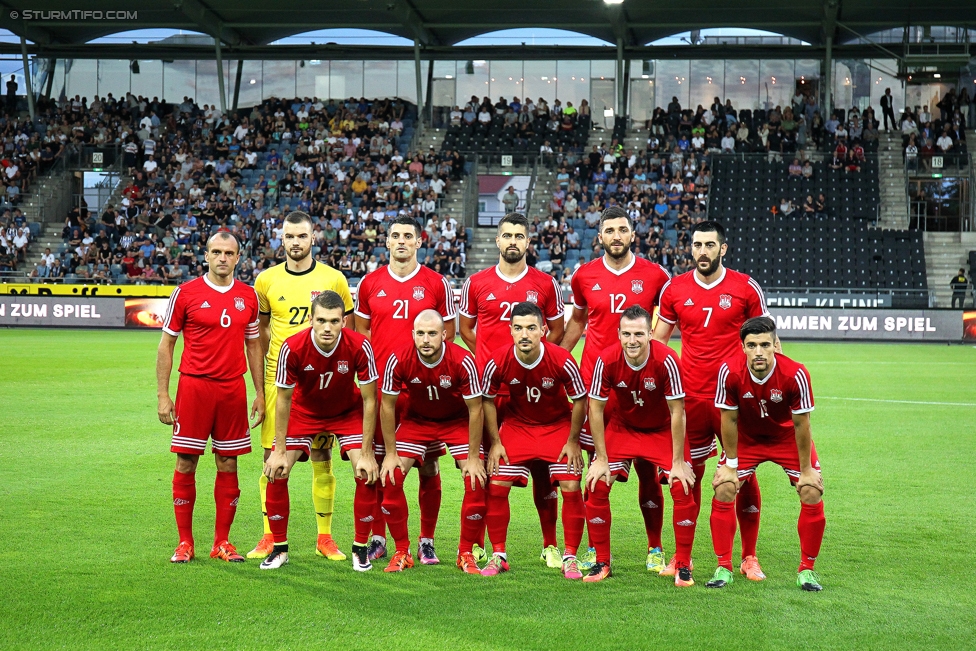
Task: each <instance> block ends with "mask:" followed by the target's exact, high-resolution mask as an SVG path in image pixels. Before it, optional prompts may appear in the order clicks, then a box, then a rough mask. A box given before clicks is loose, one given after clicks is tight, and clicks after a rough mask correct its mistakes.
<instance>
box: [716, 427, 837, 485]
mask: <svg viewBox="0 0 976 651" xmlns="http://www.w3.org/2000/svg"><path fill="white" fill-rule="evenodd" d="M738 454H739V468H738V470H737V471H736V472H737V473H738V475H739V479H740V480H744V479H746V478H748V477H749V476H751V475H753V474H755V472H756V468H757V467H758V466H759V464H761V463H764V462H766V461H770V462H772V463H775V464H776V465H778V466H779V467H780V468H782V469H783V471H784V472H785V473H786V476H787V477H789V478H790V483H791V484H795V483H796V482H797V480H798V479H799V478H800V455H799V454H798V453H797V450H796V441H793V440H786V441H782V442H772V443H759V444H756V443H753V444H750V443H749V442H743V441H742V438H741V437H740V438H739V446H738ZM810 461H811V463H812V464H813V469H814V470H816V471H817V472H820V459H819V458H818V457H817V446H815V445H814V444H813V441H810ZM722 462H723V463H724V462H725V457H724V455H723V457H722Z"/></svg>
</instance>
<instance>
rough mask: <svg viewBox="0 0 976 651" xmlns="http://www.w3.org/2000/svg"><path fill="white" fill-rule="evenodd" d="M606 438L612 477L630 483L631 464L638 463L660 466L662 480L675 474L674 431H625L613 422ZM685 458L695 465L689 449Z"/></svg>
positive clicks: (685, 451)
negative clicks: (632, 462)
mask: <svg viewBox="0 0 976 651" xmlns="http://www.w3.org/2000/svg"><path fill="white" fill-rule="evenodd" d="M605 436H606V440H607V459H608V461H609V462H610V472H611V474H614V475H619V476H620V477H621V479H626V478H627V476H628V474H629V472H630V462H631V461H632V460H634V459H642V460H644V461H647V462H648V463H652V464H654V465H655V466H657V470H658V475H659V476H662V477H667V476H668V475H670V474H671V461H672V460H673V459H674V456H673V448H672V444H671V430H670V429H667V430H660V431H657V432H639V431H636V430H631V429H624V428H622V427H620V426H619V425H618V424H617V423H616V422H615V421H610V425H609V426H608V427H607V429H606V432H605ZM684 457H685V461H687V462H688V463H691V456H690V455H689V454H688V448H687V446H686V447H685V450H684Z"/></svg>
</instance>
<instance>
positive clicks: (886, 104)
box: [881, 88, 898, 133]
mask: <svg viewBox="0 0 976 651" xmlns="http://www.w3.org/2000/svg"><path fill="white" fill-rule="evenodd" d="M881 114H882V115H883V116H884V130H885V133H887V132H888V131H889V128H888V120H889V118H890V119H891V126H892V128H897V126H898V125H897V123H896V122H895V103H894V97H892V96H891V89H890V88H885V92H884V95H882V96H881Z"/></svg>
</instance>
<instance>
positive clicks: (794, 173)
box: [789, 158, 803, 178]
mask: <svg viewBox="0 0 976 651" xmlns="http://www.w3.org/2000/svg"><path fill="white" fill-rule="evenodd" d="M789 172H790V177H791V178H800V177H801V176H803V166H802V165H800V159H799V158H794V159H793V162H792V163H790V168H789Z"/></svg>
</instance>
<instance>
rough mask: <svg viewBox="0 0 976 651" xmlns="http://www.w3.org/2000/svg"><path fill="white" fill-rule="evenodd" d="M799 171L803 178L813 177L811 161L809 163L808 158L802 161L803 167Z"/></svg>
mask: <svg viewBox="0 0 976 651" xmlns="http://www.w3.org/2000/svg"><path fill="white" fill-rule="evenodd" d="M800 173H801V174H802V175H803V178H805V179H812V178H813V163H811V162H810V161H809V160H805V161H803V168H802V169H801V170H800Z"/></svg>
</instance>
